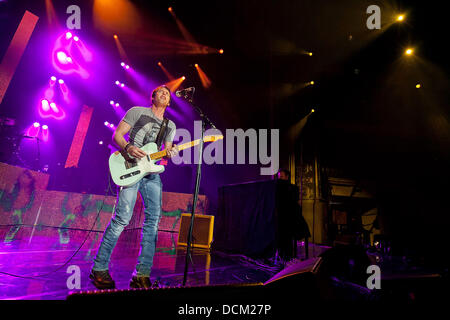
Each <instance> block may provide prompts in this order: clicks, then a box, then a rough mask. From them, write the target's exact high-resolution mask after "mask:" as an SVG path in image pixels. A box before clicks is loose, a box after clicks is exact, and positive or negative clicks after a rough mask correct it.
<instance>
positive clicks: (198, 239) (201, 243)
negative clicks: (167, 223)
mask: <svg viewBox="0 0 450 320" xmlns="http://www.w3.org/2000/svg"><path fill="white" fill-rule="evenodd" d="M190 225H191V214H190V213H183V214H181V222H180V230H179V232H178V245H180V246H187V238H188V233H189V226H190ZM213 230H214V216H210V215H203V214H196V215H195V217H194V229H193V231H192V246H193V247H198V248H207V249H209V248H210V247H211V242H212V239H213Z"/></svg>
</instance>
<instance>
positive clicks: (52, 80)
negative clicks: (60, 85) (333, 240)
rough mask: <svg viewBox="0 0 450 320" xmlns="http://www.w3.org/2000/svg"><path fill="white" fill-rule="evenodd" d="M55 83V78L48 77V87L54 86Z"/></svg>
mask: <svg viewBox="0 0 450 320" xmlns="http://www.w3.org/2000/svg"><path fill="white" fill-rule="evenodd" d="M55 82H56V77H55V76H51V77H50V86H54V85H55Z"/></svg>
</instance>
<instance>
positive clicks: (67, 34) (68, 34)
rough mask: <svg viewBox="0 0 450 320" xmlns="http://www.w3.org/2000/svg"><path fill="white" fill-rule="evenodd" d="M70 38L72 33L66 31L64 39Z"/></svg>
mask: <svg viewBox="0 0 450 320" xmlns="http://www.w3.org/2000/svg"><path fill="white" fill-rule="evenodd" d="M70 38H72V33H71V32H66V39H67V40H69V39H70Z"/></svg>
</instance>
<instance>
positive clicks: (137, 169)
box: [109, 135, 223, 187]
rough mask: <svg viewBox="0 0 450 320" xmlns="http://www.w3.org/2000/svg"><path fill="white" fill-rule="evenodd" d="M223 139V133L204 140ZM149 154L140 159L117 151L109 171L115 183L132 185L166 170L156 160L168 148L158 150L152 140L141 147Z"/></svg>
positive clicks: (184, 145) (182, 147) (112, 158)
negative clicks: (147, 176)
mask: <svg viewBox="0 0 450 320" xmlns="http://www.w3.org/2000/svg"><path fill="white" fill-rule="evenodd" d="M221 139H223V136H222V135H213V136H206V137H204V138H203V141H204V142H213V141H217V140H221ZM199 143H200V139H197V140H194V141H190V142H187V143H183V144H181V145H179V146H177V148H178V150H179V151H181V150H184V149H187V148H191V147H194V146H196V145H198V144H199ZM140 149H141V150H142V151H144V152H145V153H146V154H147V156H145V157H143V158H141V159H138V158H134V157H131V156H130V155H129V154H128V153H126V152H125V151H123V150H122V151H116V152H114V153H113V154H111V156H110V157H109V171H110V172H111V177H112V179H113V181H114V183H115V184H117V185H118V186H121V187H128V186H132V185H133V184H135V183H137V182H138V181H139V180H141V179H142V178H143V177H145V176H146V175H149V174H152V173H153V174H155V173H162V172H164V169H165V168H164V166H163V165H160V164H156V161H159V160H161V159H162V158H163V157H165V156H167V150H162V151H158V147H157V145H156V143H154V142H150V143H147V144H146V145H145V146H143V147H142V148H140Z"/></svg>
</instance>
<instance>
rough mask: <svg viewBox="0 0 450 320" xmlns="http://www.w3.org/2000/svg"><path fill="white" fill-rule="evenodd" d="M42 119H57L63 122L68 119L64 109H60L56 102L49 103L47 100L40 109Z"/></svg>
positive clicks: (41, 104)
mask: <svg viewBox="0 0 450 320" xmlns="http://www.w3.org/2000/svg"><path fill="white" fill-rule="evenodd" d="M38 112H39V115H40V116H41V118H51V117H52V118H55V119H56V120H61V119H64V118H65V117H66V113H65V112H64V110H63V109H62V108H58V107H57V106H56V104H55V103H54V102H51V103H50V102H49V101H48V100H47V99H43V100H41V103H40V105H39V108H38Z"/></svg>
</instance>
